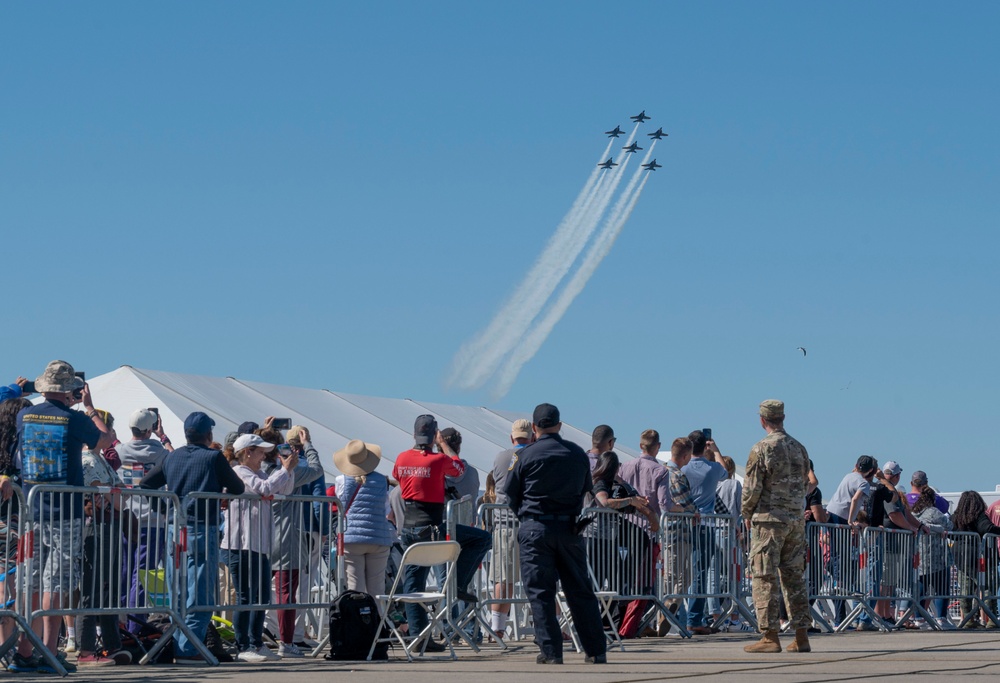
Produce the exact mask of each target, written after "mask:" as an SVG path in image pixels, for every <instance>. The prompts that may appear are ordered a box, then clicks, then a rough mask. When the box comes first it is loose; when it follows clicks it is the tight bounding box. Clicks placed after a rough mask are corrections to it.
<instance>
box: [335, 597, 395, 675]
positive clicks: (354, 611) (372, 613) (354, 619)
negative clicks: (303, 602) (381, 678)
mask: <svg viewBox="0 0 1000 683" xmlns="http://www.w3.org/2000/svg"><path fill="white" fill-rule="evenodd" d="M380 621H381V618H380V617H379V613H378V603H377V602H376V601H375V598H373V597H372V596H370V595H368V593H361V592H360V591H351V590H348V591H344V592H343V593H341V594H340V595H338V596H337V598H336V599H335V600H334V601H333V604H331V605H330V652H329V653H328V654H327V655H326V659H332V660H339V661H344V660H353V661H358V660H364V659H367V658H368V650H370V649H371V646H372V641H373V640H375V635H376V634H377V633H378V625H379V622H380ZM372 659H389V643H387V642H385V643H379V644H378V645H376V646H375V652H373V653H372Z"/></svg>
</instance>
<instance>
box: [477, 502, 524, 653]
mask: <svg viewBox="0 0 1000 683" xmlns="http://www.w3.org/2000/svg"><path fill="white" fill-rule="evenodd" d="M478 517H479V528H480V529H485V530H486V531H489V532H490V533H491V534H493V548H492V549H491V550H490V552H489V554H487V556H486V557H487V563H486V581H485V586H484V590H481V591H480V595H485V596H486V597H487V600H488V602H487V603H486V604H487V605H508V606H509V608H510V610H511V617H510V622H509V623H510V624H511V628H512V629H513V631H514V640H520V639H521V636H522V633H521V631H522V629H523V628H524V627H525V626H526V624H527V622H528V619H529V617H530V616H531V610H530V609H528V608H526V607H525V605H527V604H528V597H527V596H526V595H525V593H524V585H523V584H522V583H521V553H520V548H519V546H518V543H517V530H518V529H519V528H520V523H519V522H518V521H517V517H516V516H515V515H514V511H513V510H511V509H510V506H509V505H506V504H502V503H484V504H482V505H480V506H479V511H478Z"/></svg>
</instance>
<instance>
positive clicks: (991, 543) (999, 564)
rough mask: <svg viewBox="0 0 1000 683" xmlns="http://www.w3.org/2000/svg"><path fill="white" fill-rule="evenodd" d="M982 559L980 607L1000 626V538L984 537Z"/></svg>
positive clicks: (988, 617) (993, 535) (987, 616)
mask: <svg viewBox="0 0 1000 683" xmlns="http://www.w3.org/2000/svg"><path fill="white" fill-rule="evenodd" d="M981 558H982V559H981V562H980V579H979V586H980V589H981V591H982V598H981V601H980V606H981V607H982V608H983V611H985V612H986V618H987V619H990V620H991V621H993V623H994V624H996V625H997V626H1000V612H997V601H998V600H1000V536H997V535H995V534H986V535H985V536H983V542H982V554H981Z"/></svg>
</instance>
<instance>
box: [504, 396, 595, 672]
mask: <svg viewBox="0 0 1000 683" xmlns="http://www.w3.org/2000/svg"><path fill="white" fill-rule="evenodd" d="M531 421H532V427H533V428H534V430H535V435H536V436H537V438H538V440H537V441H536V442H535V443H533V444H529V445H527V446H525V447H524V448H522V449H521V450H520V451H518V452H517V453H516V454H515V455H514V457H513V460H512V462H511V465H510V472H509V474H508V475H507V486H506V493H507V497H508V498H509V504H510V507H511V508H512V509H513V510H514V512H515V514H517V517H518V519H519V520H520V521H521V527H520V529H519V530H518V532H517V541H518V545H519V546H520V550H521V580H522V581H523V583H524V590H525V593H527V595H528V600H529V601H530V602H531V616H532V617H533V619H534V622H535V642H536V643H537V644H538V646H539V648H541V650H542V652H541V654H539V655H538V658H537V660H536V661H537V662H538V663H539V664H562V663H563V658H562V652H563V640H562V631H561V630H560V629H559V618H558V617H557V616H556V580H557V579H558V580H559V581H561V582H562V589H563V592H564V593H565V595H566V602H567V603H568V604H569V609H570V612H571V613H572V615H573V623H574V625H575V626H576V630H577V633H578V634H579V635H580V642H581V643H582V644H583V649H584V652H586V653H587V659H586V661H587V662H589V663H593V664H604V663H606V662H607V654H606V653H607V641H606V640H605V639H604V626H603V622H602V621H601V613H600V608H599V607H598V604H597V598H596V597H595V596H594V587H593V585H592V584H591V581H590V575H589V574H588V572H587V553H586V550H585V548H584V541H583V538H581V537H580V535H579V534H577V532H576V520H577V517H578V516H579V515H580V511H581V510H582V509H583V498H584V495H585V494H586V493H587V492H588V491H590V490H591V489H592V488H593V481H592V479H591V476H590V461H589V460H588V459H587V454H586V453H585V452H584V450H583V449H582V448H580V447H579V446H577V445H576V444H575V443H572V442H570V441H564V440H563V438H562V437H561V436H559V429H560V428H561V427H562V423H561V422H560V421H559V409H558V408H556V407H555V406H554V405H551V404H549V403H543V404H541V405H539V406H538V407H536V408H535V412H534V415H533V416H532V420H531Z"/></svg>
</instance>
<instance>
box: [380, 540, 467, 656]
mask: <svg viewBox="0 0 1000 683" xmlns="http://www.w3.org/2000/svg"><path fill="white" fill-rule="evenodd" d="M461 549H462V548H461V546H460V545H458V543H457V542H455V541H430V542H427V543H414V544H413V545H411V546H410V547H408V548H407V549H406V552H404V553H403V558H402V559H401V560H400V561H399V570H398V571H397V572H396V579H395V580H394V581H393V582H392V588H390V589H389V593H388V595H376V596H375V599H376V600H378V603H379V611H380V612H381V613H382V618H381V621H379V625H378V630H377V632H376V635H375V639H374V640H373V641H372V646H371V649H369V650H368V657H367V659H369V660H370V659H371V658H372V653H374V652H375V646H376V645H377V644H378V643H379V642H383V641H384V640H390V641H391V640H392V638H393V637H394V638H395V639H396V640H397V641H399V644H400V645H402V646H403V652H405V653H406V659H407V660H408V661H410V662H412V661H413V654H412V653H413V650H414V649H416V648H417V646H420V652H419V654H420V655H421V656H423V654H424V651H425V649H426V647H427V643H428V642H429V641H430V639H431V636H432V635H433V634H434V630H435V628H436V627H437V626H438V625H439V624H440V623H441V622H443V621H445V620H446V619H447V617H448V614H449V610H450V609H451V605H449V604H448V596H447V593H446V592H428V591H422V592H418V593H403V592H400V589H401V587H402V584H403V576H404V575H405V574H406V568H407V567H408V566H411V565H412V566H415V567H433V566H434V565H437V564H447V565H448V573H447V576H446V577H445V581H444V586H442V587H441V590H443V591H447V587H448V586H450V585H451V583H452V581H453V580H454V575H455V561H456V560H458V554H459V552H461ZM394 602H400V603H404V604H415V605H420V606H421V607H422V608H423V609H424V611H426V612H427V616H428V617H429V618H430V622H429V623H428V624H427V627H426V628H424V630H423V631H421V632H420V633H418V634H416V635H415V636H413V637H412V639H411V640H410V644H409V645H407V644H406V639H405V638H404V637H403V634H402V633H400V632H399V628H398V627H397V626H396V624H395V623H394V622H393V621H392V619H391V618H390V615H389V610H390V608H391V606H392V604H393V603H394ZM386 626H388V627H389V629H390V631H392V637H388V638H385V639H383V638H382V629H383V628H384V627H386ZM448 650H449V651H450V652H451V658H452V659H457V658H458V657H457V656H456V655H455V648H454V647H453V646H452V644H451V639H450V638H449V639H448Z"/></svg>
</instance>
